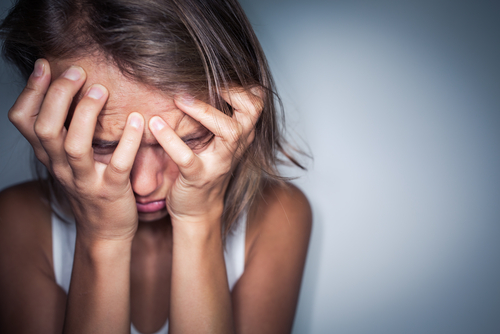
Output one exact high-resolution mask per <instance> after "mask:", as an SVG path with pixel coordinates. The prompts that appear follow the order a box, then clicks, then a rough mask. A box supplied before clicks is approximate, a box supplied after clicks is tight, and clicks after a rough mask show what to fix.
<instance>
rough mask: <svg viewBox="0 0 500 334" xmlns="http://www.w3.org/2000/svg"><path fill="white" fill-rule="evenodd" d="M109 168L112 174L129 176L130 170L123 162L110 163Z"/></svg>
mask: <svg viewBox="0 0 500 334" xmlns="http://www.w3.org/2000/svg"><path fill="white" fill-rule="evenodd" d="M108 168H110V170H111V172H113V173H114V174H118V175H123V174H128V173H129V168H128V167H127V166H126V165H125V164H123V163H122V162H121V161H115V162H113V163H110V164H109V166H108Z"/></svg>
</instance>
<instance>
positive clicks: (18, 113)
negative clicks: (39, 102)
mask: <svg viewBox="0 0 500 334" xmlns="http://www.w3.org/2000/svg"><path fill="white" fill-rule="evenodd" d="M7 116H8V118H9V121H10V122H11V123H12V124H14V125H17V124H19V123H22V121H23V120H24V113H23V112H22V110H20V109H17V108H14V107H12V108H11V109H10V110H9V113H8V115H7Z"/></svg>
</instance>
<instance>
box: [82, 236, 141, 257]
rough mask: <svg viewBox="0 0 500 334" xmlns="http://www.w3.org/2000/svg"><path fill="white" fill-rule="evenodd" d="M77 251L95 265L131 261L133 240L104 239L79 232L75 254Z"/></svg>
mask: <svg viewBox="0 0 500 334" xmlns="http://www.w3.org/2000/svg"><path fill="white" fill-rule="evenodd" d="M77 251H78V252H79V253H81V254H84V255H85V258H86V259H87V260H88V261H89V262H90V263H93V264H105V263H116V262H117V261H118V262H120V260H124V261H130V256H131V251H132V239H128V238H127V239H103V238H98V237H95V236H88V235H85V234H84V233H79V231H77V235H76V244H75V252H77Z"/></svg>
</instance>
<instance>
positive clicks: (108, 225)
mask: <svg viewBox="0 0 500 334" xmlns="http://www.w3.org/2000/svg"><path fill="white" fill-rule="evenodd" d="M85 80H86V73H85V71H84V70H83V69H82V68H81V67H78V66H72V67H70V68H68V69H67V70H66V71H65V72H64V73H63V74H62V75H61V76H60V77H58V78H56V79H55V80H53V82H52V83H51V71H50V66H49V62H48V61H47V60H45V59H39V60H37V62H36V63H35V69H34V71H33V73H32V74H31V76H30V77H29V79H28V83H27V85H26V88H25V89H24V90H23V92H22V93H21V94H20V96H19V97H18V99H17V101H16V103H15V104H14V106H13V107H12V108H11V109H10V111H9V119H10V121H11V122H12V123H13V124H14V125H15V126H16V127H17V129H18V130H19V131H20V132H21V133H22V134H23V136H24V137H26V139H27V140H28V141H29V142H30V144H31V145H32V146H33V149H34V151H35V155H36V157H37V158H38V159H39V160H40V161H41V162H42V163H43V164H44V165H45V166H46V167H47V168H48V170H49V172H50V173H51V174H52V175H53V176H54V177H55V178H56V179H57V180H58V181H59V182H60V183H61V184H62V186H63V188H64V189H65V192H66V195H67V197H68V200H69V202H70V205H71V207H72V210H73V214H74V215H75V219H76V221H77V228H78V233H79V234H81V235H82V236H84V237H87V238H91V239H97V240H100V239H103V240H131V239H132V238H133V236H134V234H135V231H136V229H137V220H138V218H137V207H136V203H135V197H134V193H133V191H132V187H131V184H130V178H129V175H130V171H131V169H132V166H133V163H134V160H135V156H136V154H137V150H138V148H139V146H140V143H141V138H142V134H143V132H144V118H143V117H142V115H140V114H138V113H131V114H130V115H129V116H128V119H127V123H126V126H125V129H124V131H123V135H122V137H121V139H120V142H119V144H118V146H117V147H116V149H115V151H114V153H113V155H112V157H111V160H110V161H109V164H104V163H101V162H98V161H95V160H94V156H93V149H92V140H93V136H94V130H95V126H96V122H97V117H98V115H99V113H100V112H101V110H102V108H103V106H104V104H105V102H106V100H107V99H108V91H107V89H106V88H105V87H104V86H102V85H99V84H94V85H92V86H90V87H88V89H87V90H86V92H85V93H84V94H83V97H82V98H81V100H80V101H79V102H78V104H77V105H76V108H75V110H74V114H73V117H72V120H71V123H70V125H69V128H68V129H66V128H65V122H66V119H67V117H68V112H69V110H70V107H71V105H72V102H73V98H75V96H76V95H77V93H78V91H79V90H80V89H81V88H82V87H83V86H84V83H85Z"/></svg>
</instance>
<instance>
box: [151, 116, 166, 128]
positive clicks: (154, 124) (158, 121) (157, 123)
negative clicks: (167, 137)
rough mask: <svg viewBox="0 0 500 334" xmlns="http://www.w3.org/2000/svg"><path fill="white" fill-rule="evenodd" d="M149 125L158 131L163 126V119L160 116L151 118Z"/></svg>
mask: <svg viewBox="0 0 500 334" xmlns="http://www.w3.org/2000/svg"><path fill="white" fill-rule="evenodd" d="M151 126H152V127H153V129H155V130H156V131H160V130H161V129H163V128H164V127H165V121H163V120H162V119H161V118H160V117H158V116H156V117H153V118H152V119H151Z"/></svg>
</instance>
